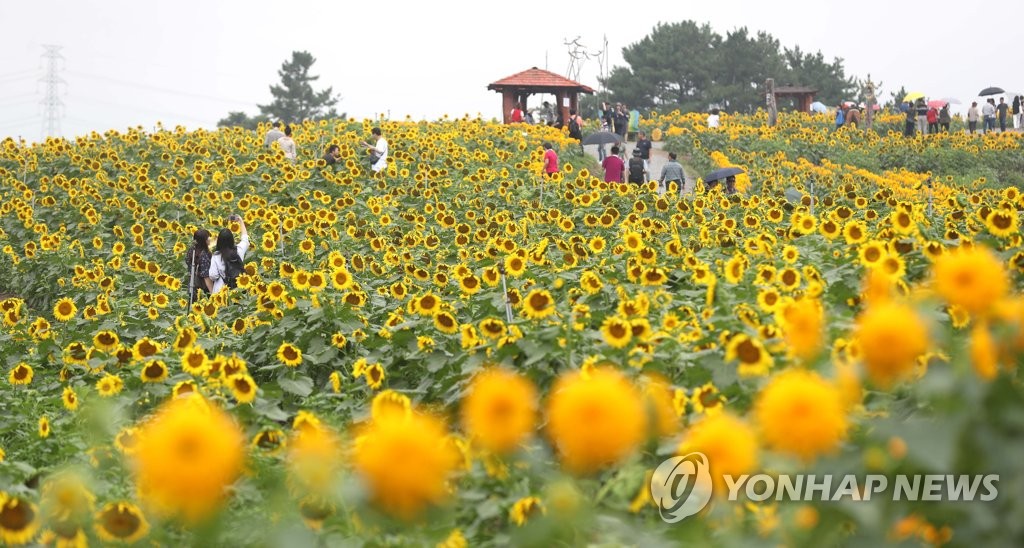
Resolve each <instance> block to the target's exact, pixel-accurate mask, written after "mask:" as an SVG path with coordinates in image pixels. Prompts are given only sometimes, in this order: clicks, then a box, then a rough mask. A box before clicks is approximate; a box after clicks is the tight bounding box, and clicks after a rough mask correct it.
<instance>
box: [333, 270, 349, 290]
mask: <svg viewBox="0 0 1024 548" xmlns="http://www.w3.org/2000/svg"><path fill="white" fill-rule="evenodd" d="M352 283H353V279H352V274H351V273H350V272H349V271H348V270H347V269H345V268H335V269H334V270H332V271H331V286H332V287H334V289H337V290H339V291H345V290H348V289H349V288H351V287H352Z"/></svg>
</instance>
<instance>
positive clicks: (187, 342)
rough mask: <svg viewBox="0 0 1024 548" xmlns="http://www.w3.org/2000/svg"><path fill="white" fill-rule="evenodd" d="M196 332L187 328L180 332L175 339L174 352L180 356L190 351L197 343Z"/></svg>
mask: <svg viewBox="0 0 1024 548" xmlns="http://www.w3.org/2000/svg"><path fill="white" fill-rule="evenodd" d="M196 338H197V336H196V330H195V329H193V328H191V327H186V328H184V329H182V330H181V331H178V336H177V337H175V338H174V345H173V348H174V351H175V352H178V353H179V354H180V353H182V352H184V351H186V350H188V349H189V347H191V346H192V345H193V344H195V342H196Z"/></svg>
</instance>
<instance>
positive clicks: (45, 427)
mask: <svg viewBox="0 0 1024 548" xmlns="http://www.w3.org/2000/svg"><path fill="white" fill-rule="evenodd" d="M39 437H40V438H48V437H50V419H49V418H48V417H47V416H46V415H43V416H42V417H39Z"/></svg>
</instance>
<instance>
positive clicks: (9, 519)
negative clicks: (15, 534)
mask: <svg viewBox="0 0 1024 548" xmlns="http://www.w3.org/2000/svg"><path fill="white" fill-rule="evenodd" d="M34 517H35V515H34V514H33V513H32V508H30V507H29V506H28V505H27V504H25V503H24V502H22V501H21V500H20V499H14V501H12V502H9V503H7V504H6V505H4V506H3V509H2V510H0V527H2V528H3V529H6V530H8V531H20V530H22V529H24V528H25V527H27V526H28V524H29V523H32V520H33V519H34Z"/></svg>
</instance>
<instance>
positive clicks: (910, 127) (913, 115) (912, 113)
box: [903, 102, 917, 137]
mask: <svg viewBox="0 0 1024 548" xmlns="http://www.w3.org/2000/svg"><path fill="white" fill-rule="evenodd" d="M905 114H906V115H907V120H906V123H904V125H903V136H904V137H913V136H914V132H916V131H917V110H915V109H914V106H913V105H912V104H910V103H909V102H908V103H907V110H906V113H905Z"/></svg>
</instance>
